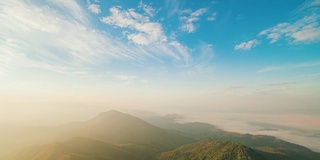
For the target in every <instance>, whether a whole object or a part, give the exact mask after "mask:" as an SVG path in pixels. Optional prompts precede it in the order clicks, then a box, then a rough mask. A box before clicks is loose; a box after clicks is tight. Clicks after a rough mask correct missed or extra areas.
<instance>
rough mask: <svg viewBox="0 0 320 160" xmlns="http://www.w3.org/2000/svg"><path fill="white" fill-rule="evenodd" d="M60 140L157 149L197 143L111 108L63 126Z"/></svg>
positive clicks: (161, 149)
mask: <svg viewBox="0 0 320 160" xmlns="http://www.w3.org/2000/svg"><path fill="white" fill-rule="evenodd" d="M64 128H67V129H65V131H64V132H63V133H61V134H60V135H59V136H58V137H57V139H62V140H67V139H70V138H73V137H87V138H92V139H96V140H101V141H104V142H107V143H110V144H135V145H141V146H148V147H150V148H152V149H154V150H155V151H163V150H166V149H173V148H175V147H177V146H180V145H182V144H186V143H190V142H194V140H193V139H192V138H187V137H185V136H181V135H179V134H177V133H174V132H172V131H168V130H166V129H162V128H159V127H156V126H153V125H151V124H149V123H147V122H145V121H143V120H141V119H139V118H136V117H134V116H131V115H129V114H125V113H121V112H118V111H109V112H104V113H101V114H99V115H98V116H97V117H95V118H93V119H91V120H89V121H86V122H80V123H73V124H69V125H67V126H64Z"/></svg>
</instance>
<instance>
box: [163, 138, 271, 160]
mask: <svg viewBox="0 0 320 160" xmlns="http://www.w3.org/2000/svg"><path fill="white" fill-rule="evenodd" d="M158 159H159V160H173V159H175V160H265V159H264V158H263V157H262V155H261V154H259V153H258V152H256V151H255V150H253V149H251V148H248V147H246V146H243V145H241V144H239V143H235V142H230V141H228V142H217V141H213V140H204V141H201V142H197V143H193V144H187V145H183V146H181V147H179V148H177V149H175V150H172V151H168V152H164V153H162V154H161V155H160V156H159V157H158Z"/></svg>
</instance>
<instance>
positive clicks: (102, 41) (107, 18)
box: [0, 0, 320, 151]
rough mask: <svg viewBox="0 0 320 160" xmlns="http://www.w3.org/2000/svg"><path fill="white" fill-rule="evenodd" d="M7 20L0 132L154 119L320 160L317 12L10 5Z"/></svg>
mask: <svg viewBox="0 0 320 160" xmlns="http://www.w3.org/2000/svg"><path fill="white" fill-rule="evenodd" d="M0 17H1V18H0V51H1V52H0V110H1V112H0V121H1V123H34V122H39V121H40V122H41V123H45V124H52V123H63V122H66V121H68V120H76V119H77V120H78V119H81V118H83V117H86V118H89V117H92V116H93V115H95V114H97V113H99V112H102V111H106V110H108V109H116V110H147V111H152V112H156V113H160V114H166V113H181V114H184V115H185V116H186V117H188V118H189V119H201V120H203V121H210V122H211V123H213V124H218V125H219V126H220V127H222V128H224V129H228V130H234V131H243V132H251V133H256V132H257V131H265V129H266V128H267V129H268V128H273V129H274V130H273V131H270V132H268V133H266V134H272V135H277V136H280V137H281V135H282V137H283V138H287V139H289V140H291V141H294V142H299V143H302V144H306V145H309V147H311V148H312V149H315V150H318V151H320V148H319V147H317V146H320V141H318V142H317V140H319V139H320V136H319V135H320V127H319V126H320V108H319V107H320V106H319V105H320V1H319V0H291V1H290V2H288V1H279V0H242V1H238V0H214V1H213V0H202V1H192V0H163V1H151V0H130V1H125V0H86V1H85V0H82V1H81V0H44V1H36V0H1V1H0ZM17 117H19V118H17ZM240 126H241V127H240ZM250 127H251V128H250ZM257 127H260V128H258V130H254V129H257ZM244 128H245V129H246V130H247V131H245V130H244ZM259 129H261V130H259ZM276 129H277V130H279V132H276V131H275V130H276ZM280 131H285V133H287V134H283V133H284V132H280ZM259 133H260V132H259ZM284 135H291V137H290V136H284ZM310 135H311V136H310ZM310 137H311V138H310Z"/></svg>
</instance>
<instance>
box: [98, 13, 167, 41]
mask: <svg viewBox="0 0 320 160" xmlns="http://www.w3.org/2000/svg"><path fill="white" fill-rule="evenodd" d="M110 12H111V15H110V16H107V17H103V18H102V19H101V21H102V22H104V23H106V24H109V25H112V26H114V27H121V28H128V29H131V30H133V31H134V32H135V33H130V32H129V34H127V38H128V40H131V41H133V42H134V43H136V44H139V45H148V44H150V43H153V42H165V41H167V37H166V36H165V34H164V33H163V30H162V25H161V24H160V23H156V22H151V21H150V18H149V17H148V16H144V15H141V14H139V13H137V12H136V11H135V10H134V9H128V10H123V9H121V8H120V7H112V8H110ZM136 32H138V33H136Z"/></svg>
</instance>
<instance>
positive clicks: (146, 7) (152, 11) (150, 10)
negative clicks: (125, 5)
mask: <svg viewBox="0 0 320 160" xmlns="http://www.w3.org/2000/svg"><path fill="white" fill-rule="evenodd" d="M138 8H140V9H143V10H144V11H145V12H146V13H147V14H148V15H149V16H151V17H153V16H154V14H155V12H156V10H155V9H154V8H152V7H151V6H149V5H146V4H144V3H143V2H142V1H140V3H139V6H138Z"/></svg>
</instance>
